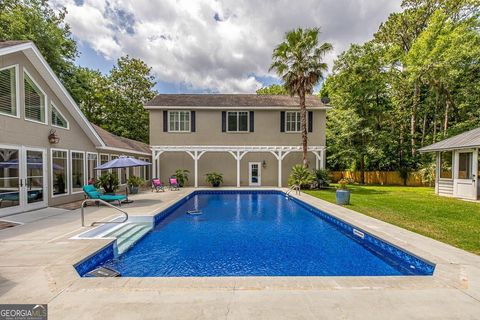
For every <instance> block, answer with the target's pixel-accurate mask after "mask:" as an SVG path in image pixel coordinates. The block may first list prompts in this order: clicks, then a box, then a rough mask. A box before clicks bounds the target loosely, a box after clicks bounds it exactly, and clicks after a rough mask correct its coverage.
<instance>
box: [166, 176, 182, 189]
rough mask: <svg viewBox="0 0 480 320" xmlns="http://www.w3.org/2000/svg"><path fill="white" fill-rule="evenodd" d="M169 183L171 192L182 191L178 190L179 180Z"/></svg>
mask: <svg viewBox="0 0 480 320" xmlns="http://www.w3.org/2000/svg"><path fill="white" fill-rule="evenodd" d="M168 183H169V184H170V190H180V189H179V188H178V182H177V178H170V179H168Z"/></svg>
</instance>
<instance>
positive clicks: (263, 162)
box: [262, 160, 267, 169]
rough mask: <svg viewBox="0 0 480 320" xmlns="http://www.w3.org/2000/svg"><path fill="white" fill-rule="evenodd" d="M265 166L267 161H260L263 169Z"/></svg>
mask: <svg viewBox="0 0 480 320" xmlns="http://www.w3.org/2000/svg"><path fill="white" fill-rule="evenodd" d="M266 167H267V161H265V160H263V161H262V168H263V169H265V168H266Z"/></svg>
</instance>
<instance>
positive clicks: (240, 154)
mask: <svg viewBox="0 0 480 320" xmlns="http://www.w3.org/2000/svg"><path fill="white" fill-rule="evenodd" d="M228 153H230V154H231V155H232V156H233V157H234V158H235V160H237V188H239V187H240V161H241V160H242V158H243V157H244V156H245V155H246V154H247V153H248V151H243V152H242V151H236V152H233V151H228Z"/></svg>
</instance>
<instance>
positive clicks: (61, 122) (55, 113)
mask: <svg viewBox="0 0 480 320" xmlns="http://www.w3.org/2000/svg"><path fill="white" fill-rule="evenodd" d="M51 115H52V118H51V121H52V126H55V127H59V128H64V129H68V121H67V119H66V118H65V117H64V116H63V114H62V113H61V112H60V110H58V109H57V107H55V105H54V104H53V103H52V114H51Z"/></svg>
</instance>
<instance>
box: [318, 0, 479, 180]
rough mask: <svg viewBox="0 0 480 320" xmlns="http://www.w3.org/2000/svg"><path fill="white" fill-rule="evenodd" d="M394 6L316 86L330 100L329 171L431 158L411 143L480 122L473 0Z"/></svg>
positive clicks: (401, 167) (409, 1)
mask: <svg viewBox="0 0 480 320" xmlns="http://www.w3.org/2000/svg"><path fill="white" fill-rule="evenodd" d="M402 8H403V11H402V12H400V13H393V14H391V15H390V16H389V17H388V19H387V21H385V22H384V23H382V24H381V25H380V27H379V29H378V31H377V32H376V33H375V34H374V35H373V38H372V39H371V40H370V41H367V42H366V43H364V44H361V45H357V44H354V45H351V47H350V48H349V49H348V50H346V51H345V52H344V53H342V54H341V55H340V56H339V57H338V58H337V59H336V61H335V63H334V67H333V71H332V74H331V75H330V76H328V77H327V79H326V81H325V83H324V85H323V86H322V89H321V92H320V95H321V96H326V97H328V98H329V99H330V101H331V104H332V105H333V106H334V107H333V109H332V110H331V111H330V112H328V124H327V146H328V161H327V163H328V165H329V167H330V168H331V169H334V170H346V169H352V170H357V171H361V172H362V173H363V172H364V171H366V170H398V171H400V172H401V173H404V174H405V173H407V172H408V171H411V170H418V169H420V168H422V167H426V166H429V165H430V164H431V162H432V155H430V154H427V155H423V154H420V153H419V152H418V149H419V148H421V147H423V146H426V145H429V144H432V143H435V142H437V141H439V140H442V139H444V138H446V137H449V136H452V135H455V134H458V133H460V132H463V131H466V130H468V129H472V128H475V127H478V126H479V125H480V108H479V105H480V61H479V58H480V34H479V30H480V24H479V3H478V1H471V0H436V1H433V0H404V1H403V2H402ZM362 177H363V174H362ZM362 182H363V181H362Z"/></svg>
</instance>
